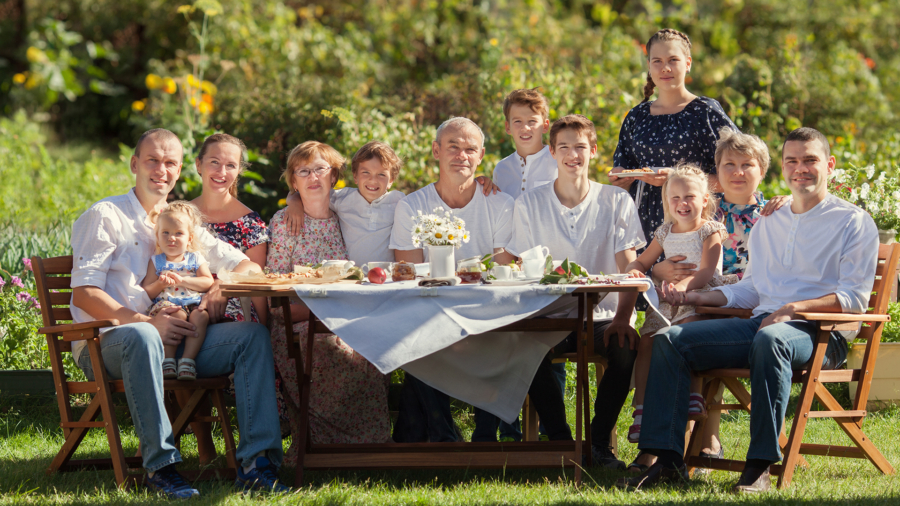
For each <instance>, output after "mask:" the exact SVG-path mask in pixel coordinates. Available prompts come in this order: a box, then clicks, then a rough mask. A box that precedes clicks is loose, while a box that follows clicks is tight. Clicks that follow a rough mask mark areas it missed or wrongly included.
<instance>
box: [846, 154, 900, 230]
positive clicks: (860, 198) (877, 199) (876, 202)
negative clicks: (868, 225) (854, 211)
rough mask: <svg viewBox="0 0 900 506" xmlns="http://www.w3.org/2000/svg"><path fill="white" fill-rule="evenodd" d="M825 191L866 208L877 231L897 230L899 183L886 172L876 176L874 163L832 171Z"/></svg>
mask: <svg viewBox="0 0 900 506" xmlns="http://www.w3.org/2000/svg"><path fill="white" fill-rule="evenodd" d="M873 178H874V179H873ZM870 182H871V184H870ZM828 191H830V192H831V193H832V194H834V195H836V196H838V197H840V198H842V199H844V200H846V201H847V202H851V203H853V204H856V205H858V206H859V207H861V208H863V209H865V210H866V211H867V212H868V213H869V214H870V215H872V219H873V220H875V225H877V226H878V229H879V230H891V229H893V230H897V229H900V182H898V181H897V178H896V177H889V176H888V174H887V173H886V172H881V173H880V174H878V177H877V178H875V166H874V165H869V166H868V167H865V168H862V169H859V168H856V167H853V166H851V168H849V169H837V170H835V171H834V174H833V177H832V179H831V181H829V183H828Z"/></svg>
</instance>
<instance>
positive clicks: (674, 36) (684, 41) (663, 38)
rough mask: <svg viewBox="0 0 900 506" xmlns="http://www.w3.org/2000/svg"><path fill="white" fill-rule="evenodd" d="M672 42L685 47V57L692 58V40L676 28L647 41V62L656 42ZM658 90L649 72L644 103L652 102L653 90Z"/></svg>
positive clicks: (654, 35)
mask: <svg viewBox="0 0 900 506" xmlns="http://www.w3.org/2000/svg"><path fill="white" fill-rule="evenodd" d="M672 40H676V41H679V42H681V45H682V46H684V54H685V56H688V57H690V56H691V39H690V38H689V37H688V36H687V35H686V34H684V33H682V32H679V31H678V30H675V29H674V28H663V29H662V30H660V31H658V32H656V33H654V34H653V36H652V37H650V40H649V41H647V60H648V61H649V60H650V48H651V47H652V46H653V44H654V43H656V42H669V41H672ZM654 88H656V83H654V82H653V78H652V77H650V71H649V70H648V71H647V83H646V84H644V100H642V101H641V103H642V104H643V103H644V102H646V101H648V100H650V97H652V96H653V89H654Z"/></svg>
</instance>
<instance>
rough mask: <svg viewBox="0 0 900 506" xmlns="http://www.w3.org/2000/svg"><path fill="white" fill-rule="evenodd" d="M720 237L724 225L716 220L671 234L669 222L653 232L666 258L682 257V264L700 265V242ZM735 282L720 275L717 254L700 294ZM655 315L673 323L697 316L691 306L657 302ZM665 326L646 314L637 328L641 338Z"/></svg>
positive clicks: (654, 316) (720, 258)
mask: <svg viewBox="0 0 900 506" xmlns="http://www.w3.org/2000/svg"><path fill="white" fill-rule="evenodd" d="M713 234H720V235H721V237H722V239H725V238H726V237H727V236H728V232H727V230H725V226H724V225H722V224H721V223H719V222H717V221H707V222H706V223H704V224H703V226H702V227H700V229H699V230H696V231H694V232H684V233H674V232H672V223H663V224H662V225H660V227H659V228H657V229H656V232H654V234H653V237H654V238H655V239H656V240H657V241H658V242H659V244H660V245H661V246H662V248H663V251H664V252H665V255H666V258H671V257H673V256H676V255H684V256H685V257H687V258H685V259H684V260H683V263H687V264H695V265H698V266H699V265H700V260H701V257H702V256H703V242H704V241H706V239H707V238H708V237H709V236H711V235H713ZM737 282H738V277H737V276H736V275H734V274H727V275H723V274H722V255H721V254H719V263H718V265H716V272H715V274H713V277H712V279H711V280H710V281H709V283H707V284H706V286H704V287H703V288H701V289H700V291H704V290H709V289H710V288H714V287H716V286H723V285H730V284H734V283H737ZM659 312H660V313H662V314H663V315H664V316H665V317H666V318H668V320H669V321H670V322H672V323H673V324H674V323H676V322H678V321H680V320H683V319H685V318H687V317H688V316H693V315H695V314H697V313H696V312H694V306H679V307H677V308H676V307H672V306H670V305H669V304H668V303H666V302H660V303H659ZM664 326H665V322H663V321H662V319H660V318H659V316H657V315H656V314H655V313H653V312H651V311H647V320H646V321H645V322H644V326H643V327H641V335H642V336H646V335H650V334H652V333H655V332H656V331H658V330H659V329H661V328H663V327H664Z"/></svg>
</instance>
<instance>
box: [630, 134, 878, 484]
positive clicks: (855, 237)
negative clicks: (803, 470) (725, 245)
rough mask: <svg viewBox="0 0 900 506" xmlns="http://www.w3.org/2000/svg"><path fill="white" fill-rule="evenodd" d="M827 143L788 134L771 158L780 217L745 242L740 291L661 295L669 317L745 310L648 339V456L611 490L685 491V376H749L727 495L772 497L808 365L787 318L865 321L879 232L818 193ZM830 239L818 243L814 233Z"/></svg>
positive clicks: (837, 341) (843, 348) (803, 336)
mask: <svg viewBox="0 0 900 506" xmlns="http://www.w3.org/2000/svg"><path fill="white" fill-rule="evenodd" d="M834 166H835V160H834V157H833V156H831V153H830V149H829V147H828V141H827V140H826V139H825V136H824V135H822V134H821V133H820V132H819V131H817V130H815V129H812V128H807V127H804V128H798V129H797V130H794V131H793V132H791V133H790V134H788V136H787V139H786V140H785V142H784V146H782V173H783V176H784V179H785V181H786V182H787V184H788V187H790V189H791V196H792V197H793V199H792V201H791V204H790V205H785V206H784V207H782V208H781V209H779V210H777V211H775V212H774V213H772V215H771V216H768V217H766V218H764V219H761V220H759V221H758V222H757V223H756V225H755V226H754V227H753V230H752V231H751V232H750V246H749V247H750V262H749V264H748V266H747V269H746V270H745V271H744V276H743V277H742V279H741V281H740V282H738V283H737V284H734V285H728V286H723V287H718V288H714V289H713V290H711V291H708V292H679V291H676V290H673V289H671V285H669V284H668V283H666V284H664V285H663V288H662V291H661V296H662V298H663V299H665V300H666V301H667V302H669V303H670V304H673V305H682V304H689V305H695V306H722V307H729V308H746V309H751V308H752V309H753V318H751V319H748V320H738V319H728V320H707V321H699V322H692V323H686V324H684V325H676V326H673V327H670V328H669V329H668V330H665V331H664V332H661V333H659V334H657V335H656V337H655V338H654V340H653V357H652V361H651V366H650V375H649V378H648V379H647V392H646V395H645V402H644V420H643V427H642V429H641V441H640V443H639V447H640V448H641V450H642V451H645V452H648V453H651V454H653V455H656V456H657V461H656V463H655V464H653V465H652V466H650V468H649V469H647V471H645V472H644V473H642V474H641V475H640V476H638V477H635V478H631V479H622V480H619V481H618V482H616V486H618V487H620V488H627V487H633V488H640V487H646V486H652V485H656V484H659V483H662V482H666V481H671V480H676V481H682V480H685V479H687V475H686V474H685V468H684V459H683V455H684V434H683V432H682V431H681V429H679V428H680V427H681V428H683V427H685V425H686V424H687V418H688V413H687V412H688V396H689V395H690V392H689V388H688V385H689V384H690V374H691V371H701V370H706V369H715V368H720V367H731V368H749V369H750V386H751V389H750V397H751V399H750V400H751V403H752V404H753V410H752V411H751V412H750V446H749V448H748V449H747V464H746V465H745V466H744V470H743V472H742V473H741V477H740V479H739V480H738V482H737V484H736V485H735V486H734V491H736V492H744V493H746V492H761V491H765V490H769V489H770V488H771V481H770V477H769V466H770V465H771V464H773V463H775V462H778V461H779V460H781V448H780V447H779V445H778V434H779V433H780V432H781V428H782V424H783V423H784V415H785V412H786V410H787V404H788V401H789V399H790V393H791V376H792V375H793V371H794V369H797V368H800V367H803V366H804V365H805V364H806V363H807V362H809V360H810V358H811V356H812V351H813V344H814V342H815V337H816V326H815V324H813V323H810V322H807V321H804V320H802V319H800V318H799V316H798V315H797V313H800V312H804V311H808V312H820V313H841V312H846V313H864V312H865V311H866V306H867V305H868V300H869V295H870V293H871V291H872V285H873V283H874V279H875V267H876V263H877V260H876V259H877V255H878V230H877V228H876V227H875V223H874V222H873V221H872V218H871V216H869V215H868V214H867V213H866V212H865V211H863V210H861V209H859V208H858V207H856V206H854V205H853V204H850V203H848V202H845V201H843V200H841V199H839V198H837V197H835V196H833V195H830V194H829V193H828V186H827V184H828V179H829V178H830V176H831V173H832V172H833V171H834ZM825 230H827V231H829V233H822V232H823V231H825ZM846 355H847V342H846V340H845V337H844V336H843V335H841V334H839V333H836V332H833V333H832V335H831V340H830V342H829V344H828V350H827V352H826V356H825V359H824V362H823V369H834V368H836V367H839V366H840V365H841V364H843V362H844V359H845V358H846Z"/></svg>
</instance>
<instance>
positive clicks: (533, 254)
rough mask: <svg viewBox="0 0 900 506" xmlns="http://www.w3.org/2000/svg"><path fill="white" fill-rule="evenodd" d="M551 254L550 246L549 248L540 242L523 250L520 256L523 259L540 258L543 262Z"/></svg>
mask: <svg viewBox="0 0 900 506" xmlns="http://www.w3.org/2000/svg"><path fill="white" fill-rule="evenodd" d="M549 254H550V248H548V247H546V246H541V245H540V244H538V245H537V246H535V247H533V248H531V249H528V250H525V251H523V252H522V253H521V254H519V257H520V258H521V259H522V261H525V260H540V261H542V262H543V261H544V259H545V258H547V255H549Z"/></svg>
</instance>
